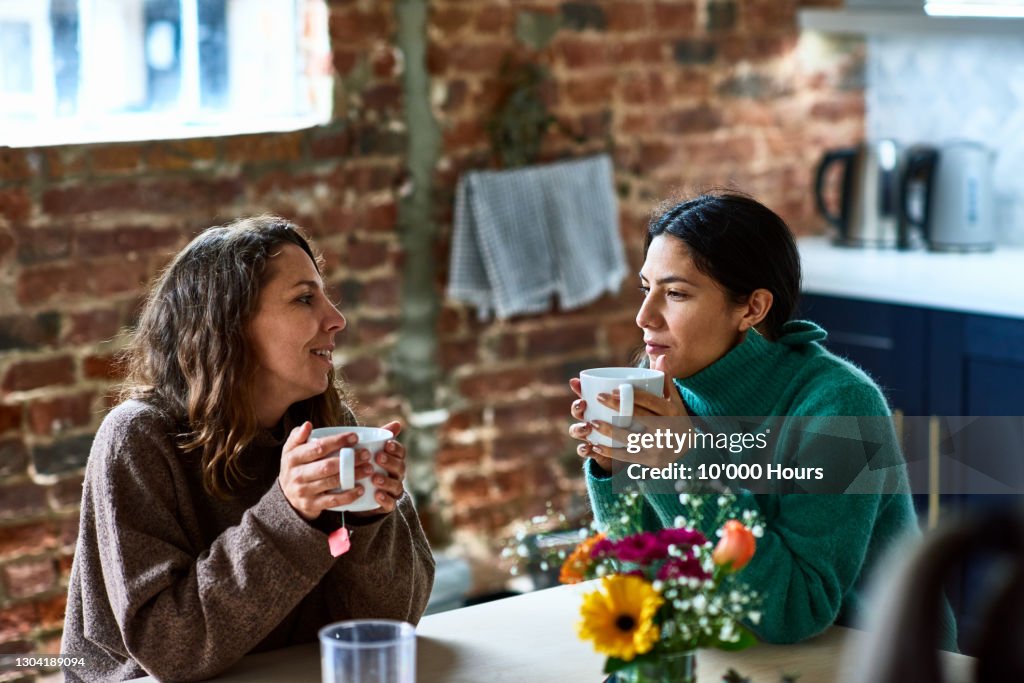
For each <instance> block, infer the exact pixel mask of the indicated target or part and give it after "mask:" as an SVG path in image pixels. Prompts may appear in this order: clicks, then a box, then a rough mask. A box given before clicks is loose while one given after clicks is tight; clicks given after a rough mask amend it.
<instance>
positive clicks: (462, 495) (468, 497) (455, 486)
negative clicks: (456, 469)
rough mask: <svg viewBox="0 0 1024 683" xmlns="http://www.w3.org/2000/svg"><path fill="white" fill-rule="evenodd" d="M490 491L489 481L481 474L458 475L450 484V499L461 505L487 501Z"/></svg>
mask: <svg viewBox="0 0 1024 683" xmlns="http://www.w3.org/2000/svg"><path fill="white" fill-rule="evenodd" d="M490 491H491V479H490V478H489V477H486V476H484V475H482V474H471V473H465V474H460V475H459V476H457V477H456V478H455V480H454V481H453V482H452V484H451V492H452V497H453V498H454V499H455V500H457V501H459V503H460V504H463V505H466V504H469V505H471V504H473V503H474V502H480V501H482V500H487V498H488V497H489V496H490Z"/></svg>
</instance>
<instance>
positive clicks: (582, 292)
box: [448, 155, 626, 319]
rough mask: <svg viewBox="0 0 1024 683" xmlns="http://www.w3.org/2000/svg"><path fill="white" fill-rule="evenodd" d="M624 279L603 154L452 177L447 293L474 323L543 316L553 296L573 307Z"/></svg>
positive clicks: (609, 170) (608, 161)
mask: <svg viewBox="0 0 1024 683" xmlns="http://www.w3.org/2000/svg"><path fill="white" fill-rule="evenodd" d="M625 275H626V257H625V253H624V250H623V247H622V240H621V237H620V236H619V221H618V210H617V208H616V203H615V190H614V187H613V185H612V162H611V159H610V158H609V157H608V156H607V155H600V156H595V157H588V158H585V159H580V160H574V161H563V162H558V163H553V164H546V165H543V166H531V167H528V168H522V169H515V170H511V171H471V172H469V173H466V174H465V175H463V176H462V178H460V179H459V185H458V188H457V190H456V195H455V226H454V234H453V236H452V249H451V269H450V276H449V282H448V296H449V297H450V298H452V299H454V300H457V301H462V302H464V303H468V304H471V305H473V306H476V307H477V309H478V312H479V315H480V318H481V319H487V318H490V317H491V315H492V314H496V315H497V317H498V318H508V317H511V316H513V315H522V314H527V313H540V312H544V311H547V310H548V308H549V307H550V305H551V295H552V294H555V295H557V296H558V302H559V305H560V307H561V308H562V309H563V310H571V309H573V308H580V307H581V306H584V305H586V304H587V303H589V302H591V301H593V300H594V299H596V298H598V297H599V296H601V295H602V294H604V293H605V292H614V291H617V290H618V289H619V286H620V285H621V283H622V279H623V277H625Z"/></svg>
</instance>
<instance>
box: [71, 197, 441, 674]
mask: <svg viewBox="0 0 1024 683" xmlns="http://www.w3.org/2000/svg"><path fill="white" fill-rule="evenodd" d="M344 327H345V318H344V317H343V316H342V315H341V313H340V312H339V311H338V309H337V308H335V306H334V305H333V304H332V303H331V301H330V300H329V299H328V298H327V295H326V294H325V292H324V288H323V281H322V280H321V276H320V267H319V264H318V260H317V259H316V258H315V257H314V255H313V252H312V250H311V249H310V246H309V244H308V243H307V242H306V240H305V239H304V238H303V237H302V235H301V234H300V233H299V231H298V230H297V229H296V228H295V226H294V225H292V224H290V223H288V222H286V221H284V220H282V219H278V218H272V217H262V218H252V219H245V220H241V221H237V222H236V223H233V224H231V225H228V226H226V227H215V228H210V229H209V230H206V231H204V232H203V233H202V234H200V235H199V236H198V237H196V238H195V239H194V240H193V241H192V242H191V243H190V244H189V245H188V246H187V247H185V249H183V250H182V251H181V252H180V253H179V254H178V255H177V256H176V257H175V258H174V260H173V261H172V262H171V264H170V265H169V266H168V267H167V269H166V270H165V271H164V272H163V274H162V275H161V276H160V278H159V280H158V281H157V282H156V284H155V286H154V288H153V290H152V291H151V293H150V296H149V298H148V300H147V302H146V305H145V308H144V310H143V312H142V316H141V318H140V321H139V324H138V328H137V330H136V331H135V334H134V340H133V343H132V345H131V346H130V347H129V349H128V352H127V363H128V379H127V382H126V383H125V385H124V387H123V389H122V399H123V401H122V403H121V404H120V405H118V406H117V407H116V408H114V409H113V410H112V411H111V412H110V414H109V415H107V417H106V419H104V421H103V424H102V425H101V426H100V429H99V431H98V432H97V434H96V438H95V441H94V442H93V446H92V451H91V453H90V456H89V462H88V465H87V467H86V473H85V484H84V491H83V496H82V512H81V525H80V528H79V537H78V546H77V548H76V550H75V560H74V566H73V567H72V570H71V579H70V586H69V595H68V608H67V617H66V621H65V626H64V642H63V646H62V651H63V652H66V653H74V654H75V655H77V656H81V657H84V658H85V660H86V665H85V666H84V667H79V668H69V669H66V670H65V672H64V673H65V676H66V678H67V680H69V681H77V680H88V681H94V680H123V679H126V678H132V677H138V676H143V675H146V674H147V673H148V674H151V675H154V676H155V677H157V678H159V679H162V680H176V681H184V680H199V679H203V678H208V677H210V676H213V675H215V674H217V673H219V672H221V671H223V670H224V669H226V668H227V667H229V666H230V665H231V664H233V663H235V662H236V661H238V660H239V659H240V658H241V657H243V656H244V655H246V654H248V653H250V652H254V651H260V650H267V649H272V648H276V647H282V646H285V645H291V644H294V643H300V642H304V641H310V640H314V639H315V638H316V632H317V629H319V628H320V627H322V626H323V625H325V624H327V623H329V622H332V621H337V620H341V619H349V618H358V617H381V618H392V619H402V620H406V621H411V622H413V623H415V622H417V621H418V620H419V618H420V616H421V615H422V613H423V610H424V609H425V607H426V604H427V598H428V597H429V593H430V588H431V585H432V583H433V575H434V562H433V558H432V555H431V552H430V548H429V546H428V544H427V540H426V538H425V537H424V534H423V530H422V528H421V527H420V523H419V520H418V518H417V516H416V511H415V510H414V509H413V506H412V502H411V500H410V498H409V496H408V494H406V493H405V490H404V488H403V485H402V478H403V476H404V474H405V450H404V448H403V447H402V446H401V444H399V443H398V442H397V441H389V442H388V444H387V445H386V447H385V449H384V450H383V451H381V452H379V453H373V454H371V453H368V452H366V451H362V452H360V453H359V456H358V459H359V462H360V464H359V466H358V469H357V471H356V477H357V478H362V477H365V476H370V474H371V465H370V462H369V460H370V458H371V457H372V458H374V459H376V461H377V462H379V463H380V464H381V466H382V467H383V468H384V469H385V470H386V472H387V476H383V475H376V476H375V481H374V483H375V484H376V485H377V488H378V492H377V502H379V503H380V508H379V509H377V510H374V511H370V512H349V513H347V514H346V515H345V517H344V526H345V527H346V528H347V529H348V530H349V531H350V541H351V547H350V548H349V549H348V551H347V552H345V553H344V554H340V555H339V556H337V557H334V556H333V555H332V551H331V549H329V546H328V534H330V533H331V532H335V531H337V530H338V529H339V528H340V527H341V526H342V516H341V513H338V512H335V511H333V510H330V509H329V508H332V507H337V506H339V505H344V504H346V503H349V502H351V501H353V500H355V499H356V498H358V497H359V495H361V493H362V487H360V486H358V485H357V487H356V488H354V489H351V490H348V491H344V492H341V493H333V492H332V490H334V491H336V490H337V487H338V483H339V467H338V459H337V458H324V457H323V456H324V455H325V454H327V453H329V452H331V451H333V450H337V448H339V447H341V446H343V445H347V444H349V443H351V442H352V441H354V439H352V441H350V440H349V439H350V438H351V435H350V434H340V435H338V436H335V437H329V438H326V439H322V440H315V439H312V440H311V439H310V438H309V435H310V431H311V430H312V428H313V427H314V426H317V427H324V426H333V425H354V424H355V423H356V421H355V418H354V416H353V414H352V412H351V411H350V410H349V408H348V407H347V406H346V405H345V403H344V402H343V394H342V390H341V387H340V386H339V384H338V383H337V382H336V380H335V377H334V368H333V365H332V363H331V351H332V350H333V349H334V345H335V336H336V335H337V334H338V333H339V332H341V331H342V330H343V329H344ZM385 428H386V429H389V430H390V431H392V432H393V433H394V434H395V435H396V436H397V434H398V432H399V430H400V428H401V427H400V425H399V423H397V422H392V423H389V424H387V425H385ZM335 547H336V549H337V546H335Z"/></svg>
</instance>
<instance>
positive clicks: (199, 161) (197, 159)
mask: <svg viewBox="0 0 1024 683" xmlns="http://www.w3.org/2000/svg"><path fill="white" fill-rule="evenodd" d="M219 154H220V150H219V146H218V142H217V141H216V140H211V139H206V138H194V139H191V140H164V141H159V142H151V143H149V144H148V146H147V147H146V150H145V159H146V165H147V166H148V167H149V168H151V169H153V170H156V171H184V170H188V169H199V168H206V167H209V166H211V165H212V164H213V163H214V162H215V161H216V160H217V158H218V156H219Z"/></svg>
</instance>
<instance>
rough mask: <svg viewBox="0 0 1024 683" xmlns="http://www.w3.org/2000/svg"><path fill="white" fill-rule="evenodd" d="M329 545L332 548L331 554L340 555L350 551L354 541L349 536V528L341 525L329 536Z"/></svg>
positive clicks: (333, 555)
mask: <svg viewBox="0 0 1024 683" xmlns="http://www.w3.org/2000/svg"><path fill="white" fill-rule="evenodd" d="M327 545H328V546H330V548H331V556H332V557H338V556H339V555H344V554H345V553H347V552H348V550H349V548H351V547H352V541H351V540H350V539H349V537H348V529H346V528H345V527H339V528H337V529H335V530H334V531H332V532H331V535H330V536H328V537H327Z"/></svg>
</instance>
